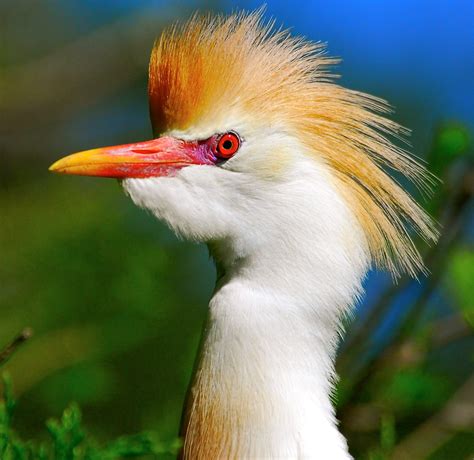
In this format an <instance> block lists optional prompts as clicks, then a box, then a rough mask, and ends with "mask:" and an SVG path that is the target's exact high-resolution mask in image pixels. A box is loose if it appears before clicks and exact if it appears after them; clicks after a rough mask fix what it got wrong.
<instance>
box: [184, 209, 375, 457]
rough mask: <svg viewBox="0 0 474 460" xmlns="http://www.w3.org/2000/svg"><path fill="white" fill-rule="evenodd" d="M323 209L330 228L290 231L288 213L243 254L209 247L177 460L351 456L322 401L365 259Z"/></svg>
mask: <svg viewBox="0 0 474 460" xmlns="http://www.w3.org/2000/svg"><path fill="white" fill-rule="evenodd" d="M331 205H332V206H334V207H335V214H336V215H339V218H336V219H334V221H333V222H329V221H328V222H326V223H321V221H318V217H317V216H315V217H313V219H312V220H313V222H309V223H308V216H305V217H304V221H305V223H306V225H305V226H299V222H298V219H295V218H294V210H293V211H292V213H291V216H290V215H289V216H288V221H285V216H280V218H279V225H277V226H275V227H274V228H271V227H269V228H268V232H267V233H268V238H266V239H265V240H263V241H262V240H260V241H259V243H258V245H257V246H256V247H254V248H252V249H251V250H250V251H249V252H248V253H245V254H242V252H241V251H240V249H239V247H241V244H240V243H241V242H239V241H238V239H237V240H232V242H227V243H220V244H218V245H216V246H215V247H213V248H212V252H213V255H214V258H215V259H217V260H218V266H219V267H220V268H221V272H222V276H221V278H220V279H219V280H218V283H217V288H216V292H215V294H214V296H213V298H212V300H211V302H210V306H209V320H208V324H207V328H206V332H205V340H204V346H203V349H202V354H201V361H200V365H199V367H198V370H197V373H196V376H195V381H194V384H193V387H192V391H191V395H190V401H189V404H188V407H187V410H186V417H185V422H184V433H185V445H184V458H187V459H211V458H320V459H331V460H332V459H349V458H351V457H350V455H349V453H348V451H347V444H346V441H345V439H344V438H343V436H342V435H341V434H340V433H339V431H338V429H337V421H336V418H335V414H334V409H333V407H332V404H331V400H330V395H331V391H332V384H333V382H334V380H335V377H336V376H335V372H334V358H335V352H336V347H337V343H338V338H339V336H340V333H341V330H340V329H341V327H340V324H341V316H342V315H344V314H347V313H348V311H349V310H350V307H351V306H352V305H353V303H354V300H355V298H356V297H357V296H358V295H359V294H360V292H361V285H360V283H361V280H362V278H363V276H364V273H365V270H366V257H365V252H364V244H363V239H362V238H361V237H360V231H359V230H358V227H357V224H356V223H355V222H354V221H353V220H352V219H351V218H350V216H348V215H347V214H345V212H346V211H344V210H342V208H344V206H345V205H344V204H343V203H342V202H339V201H337V200H336V202H333V203H331ZM341 207H342V208H341ZM338 208H341V209H338ZM302 209H304V206H302ZM341 212H342V215H341ZM313 224H314V225H313ZM318 225H319V226H320V227H321V225H323V226H326V228H325V229H324V230H325V231H324V232H323V235H322V237H321V238H322V239H324V244H322V245H320V244H318V240H317V237H315V236H314V231H315V227H314V226H316V227H317V226H318ZM292 226H293V227H295V226H296V227H295V228H291V227H292ZM331 227H333V228H331ZM348 232H349V233H350V236H348V235H349V233H348ZM310 234H312V235H313V237H312V240H311V236H310ZM291 235H295V237H292V236H291ZM307 241H312V244H311V245H306V244H302V242H307ZM245 245H246V246H245V247H248V242H245Z"/></svg>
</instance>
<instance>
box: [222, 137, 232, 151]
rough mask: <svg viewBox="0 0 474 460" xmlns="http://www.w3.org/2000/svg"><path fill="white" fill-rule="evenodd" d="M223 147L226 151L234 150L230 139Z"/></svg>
mask: <svg viewBox="0 0 474 460" xmlns="http://www.w3.org/2000/svg"><path fill="white" fill-rule="evenodd" d="M222 147H223V148H224V149H225V150H230V149H231V148H232V141H231V140H229V139H226V140H225V141H224V143H223V144H222Z"/></svg>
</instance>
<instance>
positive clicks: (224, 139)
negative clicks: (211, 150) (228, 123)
mask: <svg viewBox="0 0 474 460" xmlns="http://www.w3.org/2000/svg"><path fill="white" fill-rule="evenodd" d="M239 148H240V138H239V136H238V135H237V134H235V133H227V134H223V135H222V136H221V137H220V139H219V142H218V143H217V154H218V155H219V156H220V157H222V158H230V157H231V156H232V155H234V154H235V152H237V150H239Z"/></svg>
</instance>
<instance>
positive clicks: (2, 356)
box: [0, 327, 33, 366]
mask: <svg viewBox="0 0 474 460" xmlns="http://www.w3.org/2000/svg"><path fill="white" fill-rule="evenodd" d="M32 335H33V330H32V329H31V328H29V327H26V328H25V329H23V330H22V331H21V332H20V333H19V334H18V335H17V336H16V337H15V338H14V339H13V340H12V341H11V342H10V343H9V344H8V345H7V346H6V347H5V348H4V349H3V350H2V351H0V366H2V365H3V364H5V363H6V362H7V361H8V359H9V358H10V357H11V355H12V354H13V353H15V351H16V350H17V349H18V347H20V346H21V345H22V344H23V343H25V342H26V341H27V340H28V339H29V338H30V337H31V336H32Z"/></svg>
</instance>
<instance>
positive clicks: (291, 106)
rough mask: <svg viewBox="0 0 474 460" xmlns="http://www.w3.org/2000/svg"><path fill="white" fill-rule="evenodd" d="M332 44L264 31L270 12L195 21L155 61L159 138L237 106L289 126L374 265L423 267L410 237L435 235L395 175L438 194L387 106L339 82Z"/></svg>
mask: <svg viewBox="0 0 474 460" xmlns="http://www.w3.org/2000/svg"><path fill="white" fill-rule="evenodd" d="M337 62H338V60H337V59H333V58H330V57H327V56H325V55H324V46H323V45H322V44H319V43H312V42H309V41H307V40H305V39H303V38H301V37H292V36H291V35H290V34H289V32H288V31H283V30H276V31H275V30H274V24H273V23H272V22H270V23H264V22H263V20H262V11H261V10H259V11H257V12H254V13H250V14H246V13H237V14H233V15H231V16H208V17H199V16H195V17H193V18H192V19H191V20H190V21H188V22H187V23H185V24H183V25H177V26H174V27H173V28H171V29H169V30H167V31H165V32H164V33H163V34H162V35H161V37H160V38H159V40H158V41H157V42H156V44H155V47H154V49H153V52H152V56H151V61H150V74H149V97H150V112H151V119H152V123H153V127H154V130H155V131H156V132H164V131H167V130H172V129H178V130H185V129H187V128H188V127H190V126H193V125H194V124H195V123H197V122H202V121H203V120H204V121H205V120H209V121H208V123H209V122H211V121H212V120H213V119H217V118H218V117H219V116H222V115H223V114H222V113H221V112H229V111H232V110H234V109H236V108H238V109H239V110H241V111H245V112H246V113H250V114H255V115H256V117H255V118H256V119H258V118H264V119H265V121H266V122H268V123H275V124H277V125H281V123H282V121H283V122H284V123H285V128H286V129H287V132H291V133H295V136H296V137H297V138H298V139H299V140H300V141H301V142H302V143H303V144H304V145H305V146H306V150H308V151H311V152H312V154H314V155H315V156H317V157H318V158H320V159H321V160H322V161H324V162H325V163H326V164H327V165H328V167H329V168H330V169H331V171H332V173H333V176H334V178H335V179H336V181H337V182H338V186H339V190H340V191H341V193H342V194H343V195H344V197H345V199H346V200H347V202H348V203H349V204H350V206H351V207H352V209H353V210H354V212H355V215H356V216H357V218H358V220H359V221H360V223H361V225H362V227H363V229H364V231H365V234H366V238H367V241H368V246H369V249H370V252H371V255H372V258H373V260H374V262H375V263H376V264H377V265H379V266H382V267H386V268H388V269H389V270H390V271H391V272H392V273H394V274H396V275H398V274H399V273H401V272H408V273H409V274H412V275H414V274H416V272H418V271H419V270H420V269H423V264H422V261H421V258H420V256H419V253H418V251H417V249H416V247H415V245H414V244H413V242H412V240H411V238H410V233H411V232H412V231H414V232H417V233H418V234H419V235H421V236H422V237H423V238H424V239H425V240H434V239H435V238H436V230H435V229H434V225H433V223H432V221H431V219H430V218H429V216H428V215H427V214H426V213H425V211H424V210H423V209H422V208H421V207H419V206H418V205H417V203H416V202H415V201H414V200H413V199H412V197H411V196H410V195H409V194H408V193H407V192H406V191H405V190H404V189H403V187H402V186H401V185H400V184H398V183H397V181H396V180H395V179H393V178H392V177H390V175H389V174H388V173H387V171H386V170H387V169H389V170H392V171H394V172H396V173H401V174H402V175H404V176H406V177H407V178H408V179H410V180H411V181H412V182H414V183H415V184H416V185H417V186H418V187H419V188H420V189H421V190H422V191H427V190H429V188H430V187H429V186H430V182H431V178H430V176H429V174H428V172H427V171H426V169H425V168H424V167H423V166H421V165H420V164H419V163H418V162H416V161H415V160H414V159H413V158H411V157H410V156H409V155H408V154H407V152H406V151H405V150H403V149H401V148H400V147H397V146H396V145H394V144H393V143H392V142H391V141H390V140H389V139H388V137H387V136H392V137H396V138H400V136H403V135H404V134H405V130H404V129H403V128H401V127H400V126H399V125H398V124H397V123H395V122H393V121H391V120H389V119H387V118H385V117H384V116H383V115H382V114H384V113H386V112H389V109H390V108H389V106H388V105H387V104H386V103H385V101H383V100H381V99H379V98H377V97H373V96H370V95H367V94H364V93H360V92H357V91H352V90H348V89H346V88H343V87H341V86H339V85H337V84H335V83H334V76H332V75H331V74H330V73H329V72H328V67H329V66H331V65H333V64H335V63H337Z"/></svg>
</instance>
